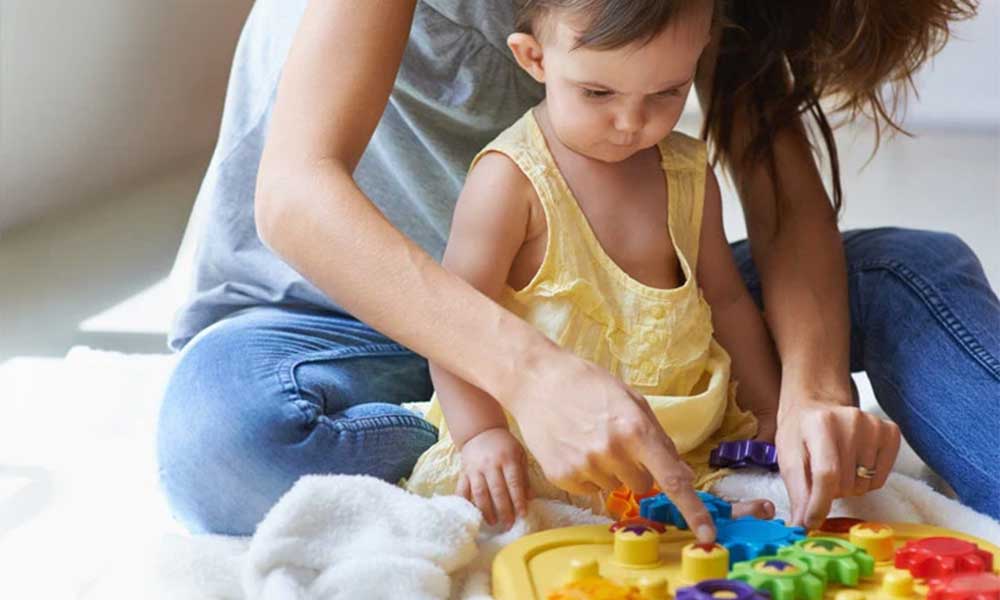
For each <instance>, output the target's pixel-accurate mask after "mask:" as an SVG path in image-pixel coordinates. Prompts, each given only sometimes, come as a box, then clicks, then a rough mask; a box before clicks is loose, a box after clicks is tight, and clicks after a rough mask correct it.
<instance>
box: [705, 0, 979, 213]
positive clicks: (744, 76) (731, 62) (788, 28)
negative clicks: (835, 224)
mask: <svg viewBox="0 0 1000 600" xmlns="http://www.w3.org/2000/svg"><path fill="white" fill-rule="evenodd" d="M977 8H978V0H907V1H905V2H904V1H896V0H723V8H722V11H723V15H724V16H723V20H722V31H721V41H720V43H719V49H718V60H717V62H716V66H715V73H714V77H713V80H712V85H711V92H710V94H709V100H708V102H707V108H706V114H705V122H704V125H703V128H702V137H703V138H704V139H706V140H710V141H711V142H712V143H713V146H714V148H713V154H712V157H713V162H714V163H722V164H723V166H725V167H726V168H727V170H728V171H729V172H730V173H732V174H733V176H734V178H736V179H737V180H739V179H740V178H741V177H742V176H743V175H744V174H746V173H748V172H749V171H750V170H751V169H752V168H753V167H754V166H756V165H759V164H761V163H762V162H763V163H764V164H766V165H767V166H768V168H769V169H770V174H771V179H772V181H773V182H774V185H777V182H778V179H777V176H776V166H775V159H774V151H773V143H774V139H775V137H776V135H777V134H778V133H780V132H781V131H782V130H784V129H786V128H789V127H798V126H799V125H798V124H799V123H801V122H802V121H801V117H802V116H805V115H808V116H809V117H811V118H812V121H813V124H814V125H815V129H816V130H818V136H819V137H820V138H822V143H823V145H824V146H825V148H826V154H827V157H828V159H829V163H830V170H831V179H832V188H833V205H834V209H835V210H837V211H838V212H839V211H840V209H841V207H842V205H843V191H842V187H841V181H840V162H839V159H838V157H837V146H836V142H835V141H834V137H833V128H832V127H831V125H830V122H829V120H828V119H827V115H826V113H825V112H824V107H823V106H822V105H821V104H820V101H821V100H823V99H828V101H829V102H832V103H829V104H828V108H829V109H830V110H831V114H833V113H840V114H842V115H845V116H846V120H848V121H850V120H854V119H856V118H857V117H859V116H866V117H868V118H870V119H872V121H874V125H875V146H874V150H873V153H874V151H875V150H877V149H878V146H879V142H880V140H881V136H882V135H883V133H885V132H887V131H888V132H889V133H897V132H901V133H904V134H907V132H906V131H904V130H903V129H902V127H901V126H900V119H901V116H902V110H903V109H904V108H905V102H906V99H907V97H908V95H909V93H910V92H915V91H916V90H915V89H914V87H913V75H914V73H915V72H916V71H917V70H918V69H919V68H920V67H921V65H923V64H924V63H925V62H926V61H927V59H928V58H930V57H931V56H933V55H934V54H935V53H937V52H938V51H940V50H941V48H942V47H943V46H944V44H945V42H947V40H948V37H949V34H950V32H951V22H952V21H955V20H960V19H965V18H970V17H972V16H974V15H975V13H976V10H977ZM740 118H742V119H746V125H747V132H748V134H749V135H748V138H746V139H741V140H738V139H735V138H734V135H733V134H734V126H735V123H736V120H737V119H740ZM907 135H908V134H907ZM816 142H817V140H815V139H814V140H813V148H814V150H817V151H818V149H819V148H818V146H819V144H817V143H816ZM775 191H776V192H778V191H779V190H777V189H776V190H775Z"/></svg>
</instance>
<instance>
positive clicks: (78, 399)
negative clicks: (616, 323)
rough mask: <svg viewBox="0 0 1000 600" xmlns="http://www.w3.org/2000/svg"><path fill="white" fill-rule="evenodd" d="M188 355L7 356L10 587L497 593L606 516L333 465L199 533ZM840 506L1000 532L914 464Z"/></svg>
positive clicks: (755, 492) (5, 525) (296, 594)
mask: <svg viewBox="0 0 1000 600" xmlns="http://www.w3.org/2000/svg"><path fill="white" fill-rule="evenodd" d="M173 361H174V358H172V357H170V356H166V355H156V356H128V355H121V354H115V353H105V352H95V351H92V350H89V349H85V348H78V349H74V350H73V351H72V352H71V353H70V354H69V355H68V356H67V357H66V358H65V359H63V360H50V359H37V360H36V359H19V360H15V361H11V362H8V363H6V364H3V365H0V397H2V398H3V401H4V404H3V410H4V418H3V419H0V564H2V565H4V569H3V570H4V576H3V577H2V578H0V597H3V598H29V597H30V598H80V599H101V600H105V599H114V598H136V597H142V598H149V599H161V598H162V599H170V600H223V599H225V600H237V599H244V598H267V599H272V598H273V599H285V598H289V599H291V598H295V599H298V598H319V597H324V598H338V597H355V598H356V597H358V595H357V592H356V590H355V591H354V592H351V589H352V586H355V585H363V586H364V588H363V589H364V590H365V594H364V595H363V596H362V597H365V598H377V597H407V598H410V597H422V598H475V599H483V598H488V597H489V566H490V564H491V561H492V558H493V556H494V555H495V554H496V552H497V551H498V550H499V548H501V547H503V546H504V545H505V544H507V543H509V542H510V541H512V540H514V539H516V538H518V537H520V536H521V535H524V534H525V533H528V532H531V531H537V530H540V529H547V528H551V527H560V526H566V525H571V524H578V523H595V522H605V520H604V519H601V518H600V517H595V516H594V515H593V514H590V513H587V512H583V511H580V510H579V509H576V508H573V507H569V506H566V505H561V504H558V503H553V502H543V501H534V502H532V504H531V510H530V514H529V516H528V518H527V519H525V520H523V521H519V522H518V523H517V524H516V525H515V527H514V528H513V529H512V530H511V531H509V532H506V533H497V532H495V531H491V530H489V529H487V528H484V527H482V524H481V520H480V517H479V515H478V513H477V512H476V511H475V509H474V508H473V507H472V506H471V505H470V504H468V503H466V502H465V501H463V500H460V499H457V498H436V499H431V500H428V499H424V498H418V497H415V496H412V495H408V494H406V493H404V492H403V491H401V490H399V489H398V488H395V487H393V486H391V485H388V484H385V483H382V482H379V481H375V480H372V479H370V478H357V477H343V476H340V477H338V476H326V477H310V478H305V479H303V480H301V481H300V482H299V483H298V484H297V485H296V487H295V488H293V489H292V490H291V491H290V492H289V493H288V494H287V495H286V496H285V497H284V498H283V499H282V500H281V502H279V504H278V505H276V506H275V507H274V509H273V510H272V511H271V513H270V514H269V515H268V517H267V518H266V519H265V521H264V522H263V523H262V524H261V526H260V528H259V530H258V532H257V535H256V536H255V537H254V538H252V539H250V538H229V537H222V536H190V535H188V534H186V533H185V532H183V531H182V530H181V529H180V527H179V526H178V525H177V524H176V523H174V522H172V521H171V520H170V518H169V514H168V512H167V510H166V507H165V505H164V502H163V499H162V497H161V496H160V494H159V491H158V489H157V485H156V467H155V462H154V456H153V451H152V450H153V431H154V425H155V416H156V413H157V408H158V401H159V396H160V391H161V390H162V386H163V382H164V381H165V378H166V377H167V375H168V373H169V370H170V368H171V367H172V365H173ZM904 462H905V461H904ZM901 466H903V467H906V468H905V470H906V472H907V473H919V471H920V467H919V466H917V467H914V466H912V465H910V466H908V467H907V466H906V465H903V464H901V463H897V469H898V468H900V467H901ZM715 491H716V492H717V493H720V494H721V495H723V496H726V497H728V498H730V499H734V500H735V499H748V498H755V497H768V498H770V499H772V500H773V501H774V502H775V505H776V508H777V511H778V515H779V516H785V515H787V508H788V507H787V497H786V495H785V492H784V487H783V486H782V485H781V482H780V480H778V479H777V478H776V477H774V476H770V475H750V474H738V475H734V476H731V477H728V478H726V479H724V480H723V481H721V482H720V483H719V485H718V487H717V488H716V490H715ZM833 514H834V515H850V516H858V517H862V518H866V519H870V520H883V521H912V522H923V523H928V524H936V525H942V526H945V527H950V528H952V529H956V530H960V531H964V532H967V533H970V534H973V535H976V536H979V537H981V538H984V539H987V540H990V541H992V542H993V543H997V544H1000V524H998V523H997V522H996V521H993V520H991V519H989V518H988V517H985V516H983V515H980V514H977V513H975V512H974V511H972V510H971V509H968V508H965V507H963V506H961V505H960V504H958V503H957V502H954V501H953V500H950V499H948V498H946V497H944V496H942V495H940V494H938V493H937V492H935V491H934V490H933V489H931V488H930V487H929V486H928V485H926V484H925V483H923V482H922V481H918V480H916V479H913V478H911V477H908V476H904V475H900V474H896V475H893V476H892V477H891V478H890V480H889V482H888V484H887V485H886V487H885V488H884V489H882V490H880V491H878V492H874V493H872V494H869V495H867V496H865V497H864V498H856V499H851V500H849V501H838V502H837V503H836V504H835V506H834V511H833ZM401 588H405V589H407V590H408V591H407V593H406V594H405V595H402V596H400V595H399V594H398V590H399V589H401ZM379 590H381V592H380V591H379ZM380 593H381V596H380V595H379V594H380Z"/></svg>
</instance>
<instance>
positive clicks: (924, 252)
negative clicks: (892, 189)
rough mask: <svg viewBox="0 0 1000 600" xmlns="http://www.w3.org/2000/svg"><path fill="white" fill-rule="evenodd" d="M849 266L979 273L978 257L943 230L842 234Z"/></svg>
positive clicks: (869, 230) (900, 230)
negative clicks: (898, 266) (971, 269)
mask: <svg viewBox="0 0 1000 600" xmlns="http://www.w3.org/2000/svg"><path fill="white" fill-rule="evenodd" d="M844 238H845V250H846V252H847V259H848V263H849V264H851V266H853V267H862V268H863V267H864V266H867V265H878V264H888V265H902V266H904V267H906V268H907V269H909V270H911V271H914V272H917V273H922V274H926V275H929V276H933V275H935V274H942V273H943V274H947V273H950V272H958V271H962V270H967V269H969V268H973V269H975V270H978V271H979V272H981V271H982V267H981V266H980V263H979V258H978V257H977V256H976V254H975V252H973V250H972V248H970V247H969V245H968V244H966V243H965V241H964V240H962V238H960V237H959V236H957V235H955V234H953V233H948V232H942V231H927V230H922V229H903V228H899V227H883V228H878V229H867V230H856V231H849V232H847V233H845V235H844Z"/></svg>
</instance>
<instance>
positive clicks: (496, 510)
mask: <svg viewBox="0 0 1000 600" xmlns="http://www.w3.org/2000/svg"><path fill="white" fill-rule="evenodd" d="M525 459H526V456H525V453H524V448H522V447H521V443H520V442H518V441H517V438H515V437H514V436H513V434H511V432H510V431H508V430H507V429H506V428H505V427H495V428H493V429H487V430H485V431H482V432H480V433H478V434H476V435H475V436H473V437H472V438H470V439H469V440H468V441H466V442H465V445H463V446H462V474H461V475H460V476H459V479H458V488H457V489H456V493H457V494H458V495H459V496H462V497H464V498H465V499H466V500H469V501H470V502H473V503H474V504H475V505H476V506H477V507H479V510H480V511H482V513H483V518H484V519H486V522H487V523H488V524H489V525H495V524H496V523H497V519H498V517H499V520H500V522H502V523H503V525H504V528H505V529H510V526H511V525H513V523H514V513H515V512H516V513H517V516H519V517H523V516H524V515H525V514H526V513H527V510H528V483H527V479H528V478H527V473H526V469H525V462H526V460H525Z"/></svg>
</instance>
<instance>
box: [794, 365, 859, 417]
mask: <svg viewBox="0 0 1000 600" xmlns="http://www.w3.org/2000/svg"><path fill="white" fill-rule="evenodd" d="M852 389H853V388H852V386H851V377H850V375H846V376H841V377H835V376H825V377H820V376H814V377H803V376H796V375H795V374H794V373H790V374H789V373H783V377H782V381H781V395H780V401H779V403H778V420H779V421H780V420H781V417H782V415H784V414H785V413H787V412H788V411H789V410H792V409H795V408H798V407H800V406H802V405H803V404H807V403H808V404H827V405H831V406H847V405H850V404H852V403H853V398H854V396H853V391H852Z"/></svg>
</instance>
